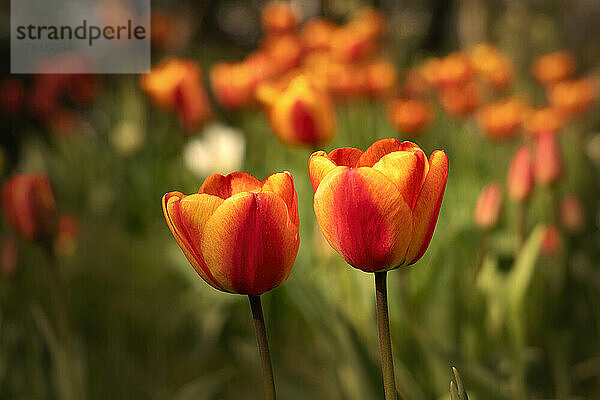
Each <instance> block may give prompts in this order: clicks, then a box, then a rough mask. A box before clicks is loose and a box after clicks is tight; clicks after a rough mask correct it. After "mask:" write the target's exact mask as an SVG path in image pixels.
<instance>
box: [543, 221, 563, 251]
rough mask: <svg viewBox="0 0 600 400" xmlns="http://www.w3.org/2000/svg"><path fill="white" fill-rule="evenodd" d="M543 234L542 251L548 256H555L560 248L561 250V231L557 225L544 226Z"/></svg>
mask: <svg viewBox="0 0 600 400" xmlns="http://www.w3.org/2000/svg"><path fill="white" fill-rule="evenodd" d="M542 235H543V236H542V244H541V250H542V253H543V254H544V255H546V256H548V257H552V256H555V255H556V254H557V253H558V250H560V243H561V234H560V231H559V230H558V228H557V227H556V226H554V225H549V226H545V227H544V231H543V233H542Z"/></svg>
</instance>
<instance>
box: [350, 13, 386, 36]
mask: <svg viewBox="0 0 600 400" xmlns="http://www.w3.org/2000/svg"><path fill="white" fill-rule="evenodd" d="M349 25H352V26H355V27H356V28H357V29H358V30H359V31H360V32H362V33H363V35H365V36H366V37H367V38H368V39H369V40H371V41H374V40H377V39H379V38H380V37H381V36H382V35H383V34H384V32H385V17H384V16H383V15H382V14H381V13H380V12H379V11H377V10H376V9H374V8H370V7H366V8H362V9H360V10H358V12H357V13H356V15H355V16H354V18H353V19H352V21H350V23H349Z"/></svg>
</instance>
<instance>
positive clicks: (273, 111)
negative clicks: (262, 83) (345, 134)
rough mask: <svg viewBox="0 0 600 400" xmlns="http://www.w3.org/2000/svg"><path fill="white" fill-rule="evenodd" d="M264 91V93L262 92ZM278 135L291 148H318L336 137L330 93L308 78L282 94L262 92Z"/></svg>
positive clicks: (293, 82) (271, 90) (270, 90)
mask: <svg viewBox="0 0 600 400" xmlns="http://www.w3.org/2000/svg"><path fill="white" fill-rule="evenodd" d="M261 89H263V90H261ZM258 92H259V93H261V92H262V94H260V95H259V97H261V101H263V103H264V104H265V112H266V114H267V117H268V119H269V123H270V125H271V128H272V129H273V132H274V133H275V135H276V136H277V137H278V138H279V139H280V140H281V141H282V142H284V143H286V144H288V145H291V146H301V145H307V146H316V145H318V144H321V143H326V142H328V141H330V140H331V139H332V138H333V135H334V134H335V125H336V124H335V112H334V108H333V102H332V101H331V98H330V97H329V94H328V93H327V91H325V90H324V89H323V88H321V87H320V86H319V85H318V84H316V83H315V82H313V81H312V80H311V79H310V78H308V77H307V76H305V75H299V76H297V77H295V78H293V79H292V80H291V82H289V84H288V85H287V86H286V87H284V88H283V89H281V90H278V89H277V88H275V87H273V88H264V87H263V88H259V89H258Z"/></svg>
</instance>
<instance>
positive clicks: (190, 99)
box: [140, 59, 211, 130]
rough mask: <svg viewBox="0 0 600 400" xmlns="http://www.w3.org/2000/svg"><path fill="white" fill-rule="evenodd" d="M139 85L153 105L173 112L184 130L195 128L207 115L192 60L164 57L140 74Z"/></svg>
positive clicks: (207, 105) (200, 79)
mask: <svg viewBox="0 0 600 400" xmlns="http://www.w3.org/2000/svg"><path fill="white" fill-rule="evenodd" d="M140 85H141V87H142V90H144V92H146V94H147V95H148V96H149V97H150V100H151V101H152V102H153V103H154V104H155V105H156V106H157V107H159V108H163V109H165V110H167V111H174V112H176V113H177V115H178V116H179V120H180V123H181V125H182V127H183V128H184V129H186V130H192V129H195V128H198V127H199V126H200V125H202V124H203V123H204V122H206V120H207V119H208V118H209V117H210V115H211V108H210V102H209V100H208V96H207V94H206V92H205V90H204V86H203V84H202V76H201V71H200V67H199V66H198V65H196V64H195V63H193V62H192V61H188V60H183V59H168V60H165V61H163V62H161V63H160V64H158V65H157V66H155V67H153V68H152V70H151V71H150V73H148V74H146V75H143V76H142V78H141V80H140Z"/></svg>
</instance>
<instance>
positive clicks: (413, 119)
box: [387, 99, 433, 136]
mask: <svg viewBox="0 0 600 400" xmlns="http://www.w3.org/2000/svg"><path fill="white" fill-rule="evenodd" d="M387 116H388V119H389V120H390V122H391V123H392V125H393V126H394V128H395V129H396V130H397V131H398V132H399V133H400V134H403V135H409V136H414V135H418V134H420V133H421V132H423V130H425V129H427V127H428V126H429V124H430V123H431V120H432V119H433V109H432V107H431V106H430V105H429V104H428V103H427V102H425V101H423V100H418V99H407V100H404V99H395V100H392V101H391V102H390V103H389V104H388V106H387Z"/></svg>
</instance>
